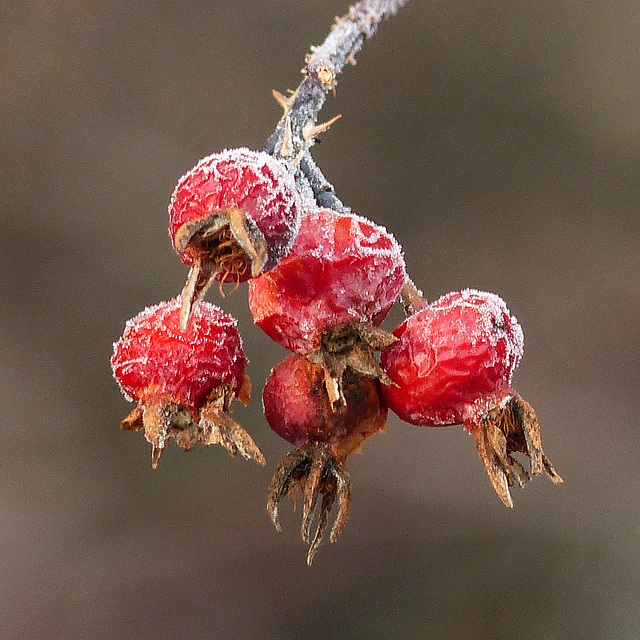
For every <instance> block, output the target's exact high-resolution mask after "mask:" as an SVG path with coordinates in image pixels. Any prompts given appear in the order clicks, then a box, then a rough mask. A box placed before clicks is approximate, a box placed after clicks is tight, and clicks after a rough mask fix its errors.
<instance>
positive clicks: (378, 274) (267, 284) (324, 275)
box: [249, 209, 407, 405]
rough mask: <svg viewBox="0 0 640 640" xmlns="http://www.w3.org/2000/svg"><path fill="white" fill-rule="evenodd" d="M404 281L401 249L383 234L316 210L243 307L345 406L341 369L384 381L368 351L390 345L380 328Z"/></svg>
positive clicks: (252, 286)
mask: <svg viewBox="0 0 640 640" xmlns="http://www.w3.org/2000/svg"><path fill="white" fill-rule="evenodd" d="M406 280H407V274H406V270H405V264H404V258H403V255H402V249H401V247H400V246H399V245H398V243H397V242H396V240H395V238H394V237H393V236H392V235H391V234H390V233H389V232H388V231H386V229H384V228H383V227H381V226H379V225H376V224H374V223H373V222H371V221H369V220H367V219H366V218H363V217H361V216H356V215H354V214H340V213H337V212H335V211H333V210H331V209H317V210H315V211H313V212H311V213H309V214H308V215H306V216H305V217H304V218H303V220H302V223H301V226H300V231H299V233H298V236H297V238H296V241H295V242H294V244H293V246H292V248H291V251H290V252H289V254H288V255H287V256H286V257H285V258H283V260H282V261H281V262H280V264H279V265H278V266H277V267H276V268H274V269H272V270H271V271H269V272H268V273H265V274H264V275H262V276H260V277H259V278H254V279H253V280H252V281H251V282H250V283H249V307H250V308H251V312H252V314H253V319H254V322H255V323H256V324H257V325H258V326H259V327H260V328H261V329H263V330H264V331H265V333H266V334H267V335H268V336H269V337H270V338H272V339H273V340H275V341H276V342H278V343H279V344H281V345H282V346H283V347H285V348H286V349H289V350H290V351H294V352H296V353H300V354H306V355H309V356H310V358H311V359H313V360H314V361H316V362H321V363H322V364H323V365H324V366H325V369H326V371H327V389H328V390H329V394H330V397H331V400H332V403H333V404H334V405H335V404H337V403H339V402H340V401H341V402H342V403H344V398H343V397H342V396H341V393H340V379H341V376H342V373H343V371H344V370H345V368H346V367H350V368H351V369H353V370H354V371H358V372H359V373H361V374H363V375H368V376H372V377H380V378H381V379H382V380H383V381H387V380H386V377H385V375H384V372H382V371H381V370H380V368H379V366H378V363H377V361H376V360H375V358H374V357H373V354H372V351H373V350H379V349H383V348H386V347H387V346H388V345H389V344H391V343H392V342H393V341H394V338H393V337H392V336H390V335H389V334H387V333H386V332H385V331H383V330H382V329H380V328H379V325H380V324H381V323H382V321H383V320H384V318H385V316H386V315H387V313H388V312H389V310H390V309H391V306H392V305H393V303H394V301H395V300H396V298H397V297H398V294H399V293H400V290H401V289H402V287H403V285H404V284H405V282H406Z"/></svg>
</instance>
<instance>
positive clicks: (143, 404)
mask: <svg viewBox="0 0 640 640" xmlns="http://www.w3.org/2000/svg"><path fill="white" fill-rule="evenodd" d="M181 309H182V301H181V300H180V299H179V298H174V299H173V300H170V301H169V302H161V303H160V304H157V305H155V306H153V307H149V308H147V309H145V310H144V311H142V312H141V313H140V314H138V315H137V316H136V317H134V318H132V319H131V320H129V321H128V322H127V324H126V327H125V331H124V333H123V335H122V336H121V337H120V339H119V340H118V341H117V342H115V343H114V345H113V355H112V356H111V367H112V370H113V375H114V377H115V379H116V381H117V382H118V384H119V385H120V388H121V389H122V392H123V393H124V395H125V396H126V397H127V398H128V399H129V400H133V401H136V402H137V406H136V408H135V409H134V410H133V411H132V412H131V413H130V414H129V415H128V416H127V417H126V418H125V419H124V420H123V421H122V425H121V428H122V429H130V430H133V431H138V430H144V433H145V437H146V439H147V440H148V442H149V443H150V444H151V447H152V451H151V461H152V465H153V468H154V469H155V468H156V467H157V466H158V462H159V461H160V457H161V456H162V453H163V451H164V449H165V447H166V445H167V444H168V443H169V442H170V441H171V440H172V439H173V440H175V441H176V444H178V446H180V447H181V448H182V449H183V450H184V451H188V450H189V449H191V448H193V447H194V446H196V445H197V444H205V445H213V444H220V445H222V446H223V447H224V448H225V449H227V451H229V453H230V454H231V455H234V456H235V455H236V454H237V453H238V452H239V453H240V454H242V455H243V456H244V457H245V458H248V459H251V460H255V461H256V462H257V463H259V464H265V462H266V461H265V459H264V456H263V455H262V453H261V452H260V449H258V447H257V445H256V444H255V442H254V441H253V440H252V438H251V437H250V436H249V434H248V433H247V432H246V431H245V430H244V429H243V428H242V427H241V426H240V425H239V424H238V423H237V422H236V421H235V420H233V419H232V418H231V416H230V415H229V412H230V411H231V405H232V403H233V401H234V400H235V399H236V398H237V399H239V400H240V401H241V402H243V403H244V404H246V403H247V402H248V401H249V395H250V389H251V386H250V380H249V378H248V377H247V376H246V375H245V368H246V366H247V359H246V357H245V355H244V351H243V348H242V340H241V338H240V334H239V333H238V329H237V326H236V322H235V320H234V319H233V318H232V317H231V316H229V315H227V314H225V313H224V312H222V311H221V310H220V309H219V308H218V307H216V306H214V305H212V304H209V303H206V302H203V303H202V304H200V305H198V306H197V308H196V309H195V310H194V313H193V316H192V320H191V323H190V324H189V327H188V329H187V331H182V330H181V329H180V326H179V323H180V311H181Z"/></svg>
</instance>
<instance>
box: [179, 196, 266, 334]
mask: <svg viewBox="0 0 640 640" xmlns="http://www.w3.org/2000/svg"><path fill="white" fill-rule="evenodd" d="M174 244H175V246H176V251H178V252H180V253H182V252H184V251H185V250H187V248H188V250H189V251H190V252H191V254H192V256H193V265H192V267H191V269H190V271H189V276H188V278H187V282H186V283H185V285H184V288H183V290H182V311H181V314H180V328H181V329H182V330H183V331H186V328H187V323H188V321H189V317H190V315H191V311H192V309H193V307H194V305H195V304H197V303H198V302H199V301H200V300H202V299H203V298H204V296H205V294H206V293H207V291H208V290H209V287H210V286H211V284H212V283H213V281H214V280H218V282H219V287H220V293H221V294H222V295H224V292H223V290H222V286H223V285H224V283H225V282H227V281H230V282H234V283H235V284H236V286H237V285H238V284H239V283H240V281H241V279H242V278H244V275H245V273H246V272H247V271H250V273H251V277H256V276H258V275H259V274H260V273H262V270H263V269H264V267H265V265H266V263H267V243H266V240H265V237H264V234H263V233H262V232H261V231H260V229H259V228H258V226H257V225H256V224H255V222H253V220H252V219H251V218H250V217H248V216H247V215H246V214H245V213H244V212H243V211H241V210H240V209H237V208H232V209H229V210H227V211H217V212H216V213H215V215H212V216H209V217H208V218H205V219H203V220H196V221H193V222H187V223H185V224H183V225H182V226H181V227H180V228H179V229H178V230H177V232H176V235H175V240H174Z"/></svg>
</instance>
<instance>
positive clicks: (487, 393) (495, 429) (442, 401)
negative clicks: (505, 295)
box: [380, 289, 562, 507]
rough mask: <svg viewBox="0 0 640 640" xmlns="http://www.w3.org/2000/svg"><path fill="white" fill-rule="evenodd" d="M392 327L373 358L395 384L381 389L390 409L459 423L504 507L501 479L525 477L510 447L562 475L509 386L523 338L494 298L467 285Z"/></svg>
mask: <svg viewBox="0 0 640 640" xmlns="http://www.w3.org/2000/svg"><path fill="white" fill-rule="evenodd" d="M393 334H394V335H395V336H396V337H397V338H398V342H397V343H396V344H394V345H392V346H391V347H390V348H389V349H388V350H386V351H385V352H384V353H383V354H382V356H381V359H380V364H381V366H382V368H383V369H384V370H385V371H386V373H387V374H388V376H389V377H390V378H391V380H393V382H394V383H395V385H390V386H386V387H384V388H383V390H382V391H383V394H384V396H385V400H386V402H387V403H388V406H389V408H390V409H391V410H392V411H394V412H395V413H396V414H397V415H398V416H400V417H401V418H402V419H403V420H405V421H407V422H410V423H411V424H414V425H418V426H430V427H435V426H448V425H454V424H464V426H465V428H466V429H467V430H468V431H469V432H470V433H472V434H473V435H474V436H475V438H476V445H477V448H478V453H479V454H480V457H481V459H482V461H483V463H484V465H485V468H486V470H487V473H488V475H489V478H490V479H491V482H492V484H493V486H494V488H495V490H496V492H497V493H498V495H499V496H500V498H501V500H502V501H503V502H504V504H505V505H507V506H509V507H511V506H513V502H512V500H511V496H510V493H509V486H513V485H514V484H515V483H518V484H520V485H522V484H524V483H525V482H526V481H527V480H528V474H527V472H526V471H525V469H524V468H523V467H522V465H521V464H520V463H519V462H517V460H515V458H513V456H512V455H511V454H512V453H514V452H519V453H522V454H524V455H525V456H527V457H528V458H529V461H530V464H531V473H532V474H533V475H539V474H540V473H542V471H543V470H544V471H546V472H547V473H548V474H549V476H550V477H551V479H552V480H553V481H554V482H556V483H559V482H562V479H561V478H560V476H559V475H558V474H557V472H556V471H555V469H554V468H553V466H552V465H551V463H550V462H549V460H548V459H547V457H546V456H545V455H544V452H543V451H542V447H541V444H540V426H539V424H538V420H537V417H536V415H535V412H534V411H533V408H532V407H531V406H530V405H529V404H528V403H527V402H526V401H525V400H523V399H522V398H521V397H520V396H519V395H518V394H517V393H516V392H515V391H514V390H513V389H512V387H511V380H512V377H513V372H514V371H515V369H516V367H517V366H518V363H519V361H520V358H521V357H522V353H523V344H524V339H523V334H522V329H521V328H520V325H519V324H518V321H517V320H516V318H515V317H514V316H512V315H511V314H510V312H509V309H508V308H507V306H506V304H505V303H504V301H503V300H502V299H501V298H499V297H498V296H496V295H494V294H491V293H485V292H481V291H475V290H473V289H466V290H464V291H459V292H453V293H449V294H446V295H444V296H442V297H441V298H440V299H438V300H436V301H435V302H434V303H432V304H430V305H428V306H427V307H425V308H423V309H421V310H420V311H417V312H416V313H414V314H413V315H411V316H410V317H409V318H407V320H405V321H404V322H403V323H402V324H401V325H400V326H399V327H398V328H397V329H396V330H395V331H394V332H393Z"/></svg>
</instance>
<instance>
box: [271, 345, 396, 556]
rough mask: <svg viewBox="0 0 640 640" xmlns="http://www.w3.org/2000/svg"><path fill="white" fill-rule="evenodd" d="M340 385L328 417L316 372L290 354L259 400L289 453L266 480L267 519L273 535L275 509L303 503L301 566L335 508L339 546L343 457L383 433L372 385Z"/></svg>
mask: <svg viewBox="0 0 640 640" xmlns="http://www.w3.org/2000/svg"><path fill="white" fill-rule="evenodd" d="M343 384H344V386H343V392H344V395H345V398H346V404H345V405H344V406H341V407H339V408H337V409H334V408H333V407H332V405H331V401H330V399H329V396H328V394H327V391H326V388H325V385H324V372H323V369H322V367H321V366H320V365H317V364H314V363H312V362H309V360H307V359H306V358H305V357H304V356H300V355H295V354H294V355H292V356H289V357H288V358H286V359H285V360H283V361H282V362H281V363H280V364H279V365H277V366H276V367H275V368H274V369H273V370H272V372H271V374H270V375H269V377H268V378H267V382H266V384H265V387H264V390H263V394H262V402H263V406H264V413H265V417H266V419H267V422H268V423H269V425H270V427H271V428H272V429H273V431H275V432H276V433H277V434H278V435H279V436H281V437H282V438H284V439H285V440H287V442H290V443H292V444H294V445H296V449H295V450H294V451H292V452H291V453H289V454H288V455H287V456H286V457H285V458H284V460H282V462H281V463H280V464H279V465H278V468H277V469H276V471H275V473H274V475H273V479H272V481H271V485H270V487H269V500H268V503H267V511H268V513H269V515H270V517H271V520H272V521H273V524H274V525H275V527H276V529H277V530H278V531H280V530H281V528H280V524H279V522H278V505H279V503H280V501H281V500H282V498H284V497H285V496H290V497H291V498H293V499H294V500H297V499H301V500H302V504H303V511H302V527H301V533H302V539H303V540H304V541H305V542H306V543H307V544H309V551H308V554H307V563H308V564H311V563H312V561H313V557H314V555H315V553H316V551H317V549H318V546H319V545H320V542H321V541H322V538H323V534H324V532H325V530H326V528H327V525H328V522H329V517H330V515H331V511H332V509H333V507H334V505H337V515H336V518H335V521H334V524H333V526H332V528H331V534H330V540H331V542H335V541H336V540H337V539H338V536H339V535H340V534H341V533H342V531H343V529H344V526H345V525H346V523H347V519H348V516H349V509H350V506H351V478H350V475H349V472H348V470H347V466H346V459H347V456H349V455H351V454H352V453H357V452H359V451H360V450H361V448H362V445H363V444H364V442H365V441H366V440H367V439H369V438H370V437H371V436H373V435H375V434H376V433H378V431H383V430H385V424H386V419H387V409H386V407H385V406H384V403H383V402H382V397H381V395H380V389H379V386H380V385H379V383H378V381H377V380H373V379H371V378H367V377H363V376H360V375H358V374H354V373H351V372H347V373H346V374H345V376H344V383H343ZM316 517H317V525H316V530H315V533H314V534H313V535H312V534H311V531H312V528H313V522H314V518H316Z"/></svg>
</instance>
